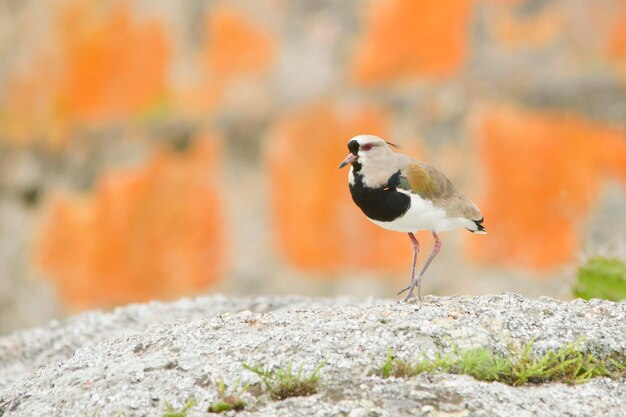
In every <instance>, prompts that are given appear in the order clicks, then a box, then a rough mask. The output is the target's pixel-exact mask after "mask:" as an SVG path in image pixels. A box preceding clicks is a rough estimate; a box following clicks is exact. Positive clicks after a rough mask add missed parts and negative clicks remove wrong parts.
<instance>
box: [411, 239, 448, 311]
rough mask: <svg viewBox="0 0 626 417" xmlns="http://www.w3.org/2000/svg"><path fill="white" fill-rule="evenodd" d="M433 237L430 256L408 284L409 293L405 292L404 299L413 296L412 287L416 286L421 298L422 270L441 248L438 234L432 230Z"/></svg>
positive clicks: (424, 269) (425, 268) (423, 270)
mask: <svg viewBox="0 0 626 417" xmlns="http://www.w3.org/2000/svg"><path fill="white" fill-rule="evenodd" d="M433 237H434V238H435V246H434V247H433V251H432V252H431V253H430V256H429V257H428V259H427V260H426V262H425V263H424V266H423V267H422V270H421V271H420V273H419V275H418V276H416V277H414V278H413V280H412V281H411V285H410V286H409V293H408V294H407V296H406V298H405V299H404V301H407V300H409V299H410V298H412V297H413V289H414V288H415V287H417V298H418V299H419V300H421V299H422V293H421V289H422V288H421V286H422V276H423V275H424V272H426V270H427V269H428V266H429V265H430V263H431V262H432V261H433V259H435V256H437V254H438V253H439V251H440V250H441V240H439V236H437V233H436V232H433ZM413 268H415V265H413Z"/></svg>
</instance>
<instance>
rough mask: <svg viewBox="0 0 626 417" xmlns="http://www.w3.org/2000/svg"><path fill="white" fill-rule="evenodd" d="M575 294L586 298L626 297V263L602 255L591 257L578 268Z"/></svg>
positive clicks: (615, 299)
mask: <svg viewBox="0 0 626 417" xmlns="http://www.w3.org/2000/svg"><path fill="white" fill-rule="evenodd" d="M574 295H575V296H576V297H580V298H584V299H585V300H589V299H591V298H604V299H606V300H612V301H620V300H624V299H626V264H625V263H624V262H622V261H621V260H619V259H615V258H604V257H601V256H597V257H594V258H591V259H589V260H588V261H587V262H586V263H585V264H584V265H582V266H580V267H579V268H578V272H577V274H576V284H575V286H574Z"/></svg>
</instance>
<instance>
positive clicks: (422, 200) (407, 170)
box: [339, 135, 487, 301]
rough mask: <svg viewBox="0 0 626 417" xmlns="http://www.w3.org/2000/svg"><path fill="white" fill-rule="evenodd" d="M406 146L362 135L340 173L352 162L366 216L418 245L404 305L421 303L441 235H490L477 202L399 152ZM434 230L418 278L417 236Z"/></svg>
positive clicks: (355, 190)
mask: <svg viewBox="0 0 626 417" xmlns="http://www.w3.org/2000/svg"><path fill="white" fill-rule="evenodd" d="M392 148H393V149H400V146H398V145H395V144H393V143H391V142H387V141H385V140H383V139H381V138H379V137H378V136H374V135H358V136H355V137H353V138H352V139H350V140H349V141H348V150H349V151H350V153H349V154H348V156H347V157H346V158H345V159H344V160H343V161H341V163H340V164H339V169H341V168H343V167H345V166H346V165H348V164H350V165H351V166H350V170H349V172H348V185H349V188H350V194H351V196H352V200H353V201H354V203H355V204H356V205H357V206H358V207H359V208H360V209H361V211H362V212H363V214H365V217H367V219H368V220H370V221H371V222H372V223H374V224H375V225H377V226H380V227H382V228H383V229H387V230H392V231H396V232H404V233H408V236H409V239H410V240H411V245H412V247H413V261H412V266H411V276H410V281H409V285H408V287H406V288H405V289H403V290H402V291H400V292H399V293H398V295H401V294H402V293H403V292H404V291H408V294H407V296H406V298H405V299H404V301H408V300H410V299H411V298H413V297H414V290H415V289H416V288H417V298H418V300H421V281H422V276H423V275H424V273H425V272H426V270H427V269H428V267H429V265H430V264H431V262H432V261H433V259H434V258H435V256H437V254H438V253H439V251H440V250H441V246H442V244H441V240H440V239H439V236H438V234H437V233H439V232H447V231H452V230H455V229H463V228H464V229H467V230H469V231H470V232H472V233H476V234H486V233H487V230H486V229H485V227H484V226H483V222H484V217H483V215H482V213H481V212H480V209H479V208H478V206H477V205H476V204H474V203H473V202H472V201H470V200H469V199H468V198H467V197H465V196H464V195H463V194H461V193H460V192H459V191H457V189H456V188H455V187H454V185H453V184H452V182H450V180H449V179H448V178H447V177H446V176H445V175H444V174H443V173H442V172H441V171H439V170H438V169H437V168H435V167H433V166H431V165H429V164H427V163H425V162H422V161H419V160H417V159H414V158H411V157H410V156H408V155H404V154H402V153H398V152H395V151H394V150H393V149H392ZM420 230H427V231H430V232H432V235H433V238H434V239H435V244H434V246H433V250H432V252H431V254H430V256H429V257H428V259H427V260H426V262H425V263H424V265H423V266H422V269H421V270H420V272H419V274H417V275H416V274H415V264H416V260H417V255H418V253H419V242H418V240H417V239H416V238H415V235H414V233H415V232H417V231H420Z"/></svg>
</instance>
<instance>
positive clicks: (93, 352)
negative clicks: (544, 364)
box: [0, 294, 626, 417]
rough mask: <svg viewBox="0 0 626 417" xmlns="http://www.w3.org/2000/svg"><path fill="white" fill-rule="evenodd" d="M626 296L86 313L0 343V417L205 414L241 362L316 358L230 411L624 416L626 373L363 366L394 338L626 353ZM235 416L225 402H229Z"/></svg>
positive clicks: (209, 303)
mask: <svg viewBox="0 0 626 417" xmlns="http://www.w3.org/2000/svg"><path fill="white" fill-rule="evenodd" d="M625 332H626V304H624V303H611V302H608V301H599V300H592V301H589V302H585V301H581V300H575V301H571V302H561V301H556V300H553V299H549V298H540V299H538V300H529V299H524V298H522V297H520V296H518V295H515V294H502V295H494V296H483V297H442V298H439V297H426V298H425V299H424V301H423V302H421V303H417V302H415V303H394V302H391V301H380V300H373V299H371V300H364V301H356V300H349V299H338V300H331V299H325V300H320V299H306V298H289V297H286V298H256V299H229V298H225V297H220V296H215V297H204V298H197V299H193V300H181V301H179V302H177V303H173V304H163V303H151V304H146V305H135V306H129V307H126V308H120V309H118V310H115V311H114V312H112V313H100V312H93V313H88V314H84V315H81V316H77V317H76V318H73V319H71V320H68V321H67V322H65V323H53V324H51V325H50V326H48V327H45V328H40V329H35V330H31V331H26V332H21V333H17V334H14V335H11V336H8V337H5V338H3V339H0V416H3V417H4V416H61V415H62V416H66V415H67V416H70V415H71V416H73V415H88V416H91V415H97V416H161V415H162V414H163V412H164V410H165V404H166V403H171V404H172V405H173V406H175V407H179V406H181V405H182V404H183V403H184V402H185V401H186V400H187V399H188V398H190V397H194V398H195V399H197V400H198V405H197V406H196V407H194V408H192V409H191V411H190V413H189V416H200V415H208V413H207V412H206V411H204V410H206V408H207V406H208V405H209V403H211V402H212V401H214V400H216V398H217V382H218V381H219V380H224V381H225V382H226V384H227V385H229V386H230V387H235V386H237V385H238V384H245V383H248V382H251V383H257V382H258V381H259V379H258V377H257V376H256V375H254V374H252V373H251V372H249V371H246V370H245V369H243V367H242V363H246V362H247V363H257V364H263V365H267V366H284V365H287V364H289V363H293V364H294V365H296V366H300V365H302V366H303V368H304V371H305V372H307V371H309V370H312V369H313V368H315V366H316V365H317V364H319V363H320V362H322V361H324V360H325V361H327V364H326V366H325V367H324V368H323V371H322V386H321V388H320V390H319V392H318V393H317V394H315V395H312V396H310V397H295V398H289V399H286V400H282V401H273V400H270V399H269V398H268V396H267V395H265V394H263V393H261V392H260V390H258V389H255V386H253V389H250V390H248V392H246V393H245V394H244V395H243V397H244V399H245V400H246V401H247V403H248V407H247V408H246V410H244V411H242V412H239V413H237V415H238V416H349V417H357V416H361V417H364V416H369V417H374V416H390V417H392V416H405V415H406V416H408V415H417V416H420V415H423V416H444V415H446V416H447V415H454V416H535V415H541V416H562V415H568V416H599V415H602V416H624V415H626V383H625V382H624V381H615V380H610V379H606V378H599V379H595V380H592V381H591V382H589V383H587V384H583V385H578V386H567V385H563V384H545V385H540V386H527V387H510V386H507V385H504V384H500V383H485V382H479V381H476V380H474V379H472V378H470V377H467V376H457V375H421V376H418V377H416V378H412V379H396V378H389V379H381V378H379V377H378V376H375V375H373V373H372V371H373V370H374V369H376V368H377V367H378V366H379V365H380V363H381V362H382V361H383V360H384V358H385V355H386V351H387V349H388V348H389V347H391V348H392V349H393V350H394V352H395V353H396V354H397V356H399V357H401V358H404V359H411V358H413V357H415V356H417V355H418V354H420V353H425V354H426V355H429V356H432V355H434V354H435V352H445V351H448V350H449V349H450V348H451V344H452V343H456V344H457V345H459V346H460V347H477V346H486V347H489V348H491V349H493V350H496V351H500V352H506V351H507V349H508V348H509V347H510V346H511V345H513V346H519V345H521V344H523V343H525V342H526V341H528V340H530V339H533V338H534V339H535V340H536V343H535V345H534V348H535V349H536V350H537V353H541V352H542V351H545V350H546V349H555V348H558V347H560V346H561V345H563V344H565V343H567V342H570V341H576V340H579V339H581V338H584V342H583V348H584V349H588V350H589V351H591V352H593V353H594V354H596V355H599V356H607V355H611V354H615V353H621V354H626V334H625ZM231 414H233V415H234V412H231Z"/></svg>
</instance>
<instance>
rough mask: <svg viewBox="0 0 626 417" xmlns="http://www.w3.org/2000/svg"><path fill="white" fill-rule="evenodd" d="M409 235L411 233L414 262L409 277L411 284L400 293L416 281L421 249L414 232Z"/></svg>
mask: <svg viewBox="0 0 626 417" xmlns="http://www.w3.org/2000/svg"><path fill="white" fill-rule="evenodd" d="M408 235H409V239H411V245H413V264H412V265H411V276H410V277H409V286H408V287H406V288H405V289H403V290H402V291H400V292H399V293H398V295H400V294H402V293H403V292H405V291H406V290H407V289H409V288H410V286H411V283H412V282H413V281H415V263H416V262H417V254H418V253H419V251H420V243H419V242H418V241H417V239H416V238H415V235H414V234H413V233H409V234H408Z"/></svg>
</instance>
